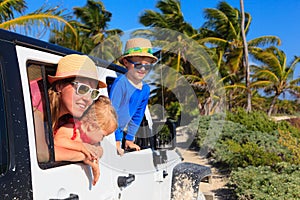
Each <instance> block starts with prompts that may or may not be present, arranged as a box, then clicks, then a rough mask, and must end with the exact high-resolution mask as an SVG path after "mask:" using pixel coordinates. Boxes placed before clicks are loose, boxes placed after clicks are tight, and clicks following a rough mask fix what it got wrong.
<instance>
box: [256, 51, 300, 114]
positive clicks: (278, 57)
mask: <svg viewBox="0 0 300 200" xmlns="http://www.w3.org/2000/svg"><path fill="white" fill-rule="evenodd" d="M254 56H255V58H256V59H258V60H259V61H261V62H262V63H263V65H261V66H252V67H253V69H254V75H253V79H254V82H253V84H254V85H255V86H256V87H259V88H263V90H264V92H266V94H268V95H271V96H272V101H271V104H270V107H269V110H268V115H269V116H271V114H272V112H273V109H274V106H275V104H276V102H277V100H278V98H279V96H280V95H282V94H285V93H289V94H291V95H295V96H297V95H298V96H299V94H300V86H299V85H298V84H299V83H300V78H296V79H294V78H293V75H294V71H295V68H296V65H297V64H298V63H300V57H295V58H294V59H293V60H292V62H291V64H290V65H288V64H287V59H286V55H285V53H284V52H283V51H281V50H279V49H278V48H276V47H269V48H267V49H265V50H257V51H256V52H255V53H254Z"/></svg>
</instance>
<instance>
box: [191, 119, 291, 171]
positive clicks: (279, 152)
mask: <svg viewBox="0 0 300 200" xmlns="http://www.w3.org/2000/svg"><path fill="white" fill-rule="evenodd" d="M198 122H199V125H198V130H197V135H196V142H195V144H196V145H197V147H198V148H203V149H206V150H207V151H208V152H209V155H212V156H213V158H214V159H215V161H216V162H220V163H223V164H225V165H227V166H229V167H231V168H236V167H247V166H249V165H253V166H259V165H267V166H273V165H274V164H276V163H278V162H281V161H287V162H291V161H292V154H291V152H290V150H288V148H286V147H285V146H283V145H280V144H279V143H278V140H279V134H278V130H276V129H275V130H272V129H269V130H272V133H266V132H260V131H253V130H249V129H248V128H247V127H246V126H244V125H242V124H240V123H234V122H231V121H226V120H223V119H220V117H216V116H203V117H200V118H198ZM271 124H272V126H273V122H271ZM265 127H271V126H268V125H267V124H266V126H265ZM274 127H275V126H274Z"/></svg>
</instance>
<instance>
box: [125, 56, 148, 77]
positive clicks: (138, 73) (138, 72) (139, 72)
mask: <svg viewBox="0 0 300 200" xmlns="http://www.w3.org/2000/svg"><path fill="white" fill-rule="evenodd" d="M127 59H129V60H130V61H131V62H134V63H140V64H151V63H152V61H153V60H152V59H151V58H149V57H139V56H136V57H129V58H127ZM130 61H128V60H126V58H125V59H124V64H125V66H126V67H127V69H128V72H127V77H128V78H129V79H131V80H132V81H134V82H141V81H142V80H143V79H144V77H145V76H146V74H147V73H148V72H149V71H150V70H146V69H145V68H144V67H142V68H141V69H135V68H134V64H132V63H131V62H130Z"/></svg>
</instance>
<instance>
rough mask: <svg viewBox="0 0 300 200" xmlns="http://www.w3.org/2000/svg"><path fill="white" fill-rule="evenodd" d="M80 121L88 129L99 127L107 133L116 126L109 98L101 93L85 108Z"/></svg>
mask: <svg viewBox="0 0 300 200" xmlns="http://www.w3.org/2000/svg"><path fill="white" fill-rule="evenodd" d="M80 121H81V123H82V124H83V125H85V126H86V127H89V129H95V128H100V129H101V130H105V131H107V132H108V133H111V132H113V131H114V130H116V128H117V127H118V121H117V114H116V111H115V109H114V107H113V106H112V104H111V101H110V99H109V98H108V97H106V96H103V95H101V96H100V97H99V99H98V100H97V101H95V103H94V104H93V105H92V106H91V107H90V108H89V109H88V110H87V112H86V114H84V115H83V117H82V118H81V120H80Z"/></svg>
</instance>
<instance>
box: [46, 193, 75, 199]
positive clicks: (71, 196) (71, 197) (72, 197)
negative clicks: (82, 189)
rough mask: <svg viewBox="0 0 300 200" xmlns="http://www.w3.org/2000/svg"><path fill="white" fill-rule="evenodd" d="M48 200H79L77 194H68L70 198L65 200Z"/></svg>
mask: <svg viewBox="0 0 300 200" xmlns="http://www.w3.org/2000/svg"><path fill="white" fill-rule="evenodd" d="M49 200H79V196H78V195H77V194H70V196H69V197H67V198H65V199H49Z"/></svg>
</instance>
